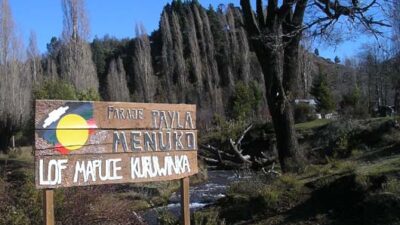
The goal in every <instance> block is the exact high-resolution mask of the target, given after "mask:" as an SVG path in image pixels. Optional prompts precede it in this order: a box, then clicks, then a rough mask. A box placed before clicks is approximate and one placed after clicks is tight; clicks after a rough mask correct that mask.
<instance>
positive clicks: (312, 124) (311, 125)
mask: <svg viewBox="0 0 400 225" xmlns="http://www.w3.org/2000/svg"><path fill="white" fill-rule="evenodd" d="M330 122H331V120H328V119H317V120H313V121H310V122H305V123H298V124H296V129H299V130H306V129H313V128H318V127H321V126H324V125H327V124H328V123H330Z"/></svg>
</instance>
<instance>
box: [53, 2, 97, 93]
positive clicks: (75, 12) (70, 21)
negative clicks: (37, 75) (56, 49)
mask: <svg viewBox="0 0 400 225" xmlns="http://www.w3.org/2000/svg"><path fill="white" fill-rule="evenodd" d="M62 9H63V15H64V18H63V19H64V20H63V33H62V47H61V51H60V76H61V78H62V79H65V80H67V81H68V82H71V83H72V84H73V85H74V86H75V88H76V89H77V90H78V91H84V90H89V89H92V90H94V91H98V87H99V81H98V78H97V73H96V68H95V66H94V63H93V60H92V52H91V49H90V46H89V45H88V44H87V42H86V40H87V38H88V36H89V22H88V19H87V16H86V11H85V1H84V0H62Z"/></svg>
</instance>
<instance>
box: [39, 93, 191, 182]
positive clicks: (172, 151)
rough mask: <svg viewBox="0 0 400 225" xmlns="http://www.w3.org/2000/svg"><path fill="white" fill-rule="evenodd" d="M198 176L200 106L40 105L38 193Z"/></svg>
mask: <svg viewBox="0 0 400 225" xmlns="http://www.w3.org/2000/svg"><path fill="white" fill-rule="evenodd" d="M197 172H198V166H197V130H196V106H195V105H186V104H152V103H122V102H80V101H52V100H38V101H36V109H35V173H36V174H35V179H36V187H37V188H39V189H44V188H46V189H49V188H50V189H51V188H58V187H72V186H86V185H99V184H118V183H135V182H148V181H165V180H174V179H181V178H184V177H188V176H191V175H193V174H195V173H197Z"/></svg>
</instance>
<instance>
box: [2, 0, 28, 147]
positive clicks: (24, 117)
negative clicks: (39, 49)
mask: <svg viewBox="0 0 400 225" xmlns="http://www.w3.org/2000/svg"><path fill="white" fill-rule="evenodd" d="M21 46H22V45H21V42H20V41H19V39H18V38H17V36H16V35H15V30H14V21H13V18H12V13H11V9H10V5H9V3H8V0H1V1H0V150H1V151H5V152H7V150H8V146H9V143H10V138H11V136H12V135H13V134H14V133H15V132H17V131H18V130H19V129H20V128H21V127H22V126H23V125H25V124H26V122H27V121H28V120H29V118H30V113H31V109H32V106H31V91H32V85H31V84H32V81H31V77H30V76H29V73H28V70H27V67H26V65H25V64H24V63H23V57H22V55H23V54H22V47H21Z"/></svg>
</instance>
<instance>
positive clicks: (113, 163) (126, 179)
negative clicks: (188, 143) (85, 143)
mask: <svg viewBox="0 0 400 225" xmlns="http://www.w3.org/2000/svg"><path fill="white" fill-rule="evenodd" d="M51 160H52V164H51V165H50V161H51ZM132 160H133V162H132ZM135 160H136V161H135ZM186 160H187V161H186ZM154 161H157V162H158V165H155V163H154ZM166 161H168V162H166ZM61 162H62V163H61ZM77 163H78V165H77ZM107 163H108V167H107ZM132 163H133V164H132ZM172 163H173V164H172ZM186 163H188V164H189V165H187V164H186ZM40 164H42V165H40ZM99 164H101V165H99ZM49 165H50V166H49ZM56 165H61V167H60V166H56ZM40 167H42V169H40ZM64 167H65V168H64ZM106 167H107V169H108V170H107V169H106ZM114 167H116V168H117V169H116V175H117V176H113V173H114ZM49 168H50V171H49ZM60 168H61V170H60V171H61V172H57V170H59V169H60ZM160 168H161V170H163V169H165V173H164V172H162V171H161V170H160ZM35 171H36V176H35V182H36V187H37V188H38V189H45V188H59V187H72V186H87V185H101V184H121V183H137V182H152V181H165V180H175V179H180V178H183V177H188V176H191V175H194V174H196V173H197V172H198V165H197V151H185V152H179V151H171V152H167V153H165V152H140V153H134V154H133V153H115V154H104V155H66V156H40V157H36V159H35ZM132 171H136V172H137V173H136V175H138V174H139V175H142V177H138V176H135V177H132ZM160 171H161V172H160ZM107 173H108V176H107ZM151 173H153V174H151ZM56 174H57V175H56ZM49 175H50V178H49ZM150 175H153V176H150ZM85 176H86V177H87V179H86V180H85ZM101 177H103V179H101ZM104 177H108V178H104ZM117 177H118V179H117ZM49 180H50V181H54V182H53V184H51V183H49ZM57 181H58V182H57Z"/></svg>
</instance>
